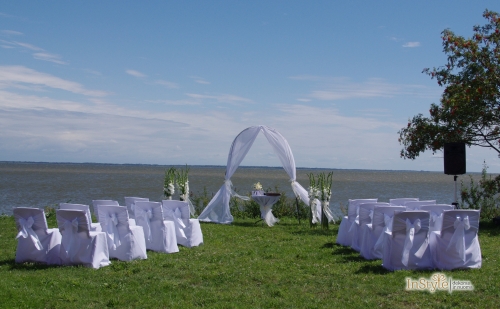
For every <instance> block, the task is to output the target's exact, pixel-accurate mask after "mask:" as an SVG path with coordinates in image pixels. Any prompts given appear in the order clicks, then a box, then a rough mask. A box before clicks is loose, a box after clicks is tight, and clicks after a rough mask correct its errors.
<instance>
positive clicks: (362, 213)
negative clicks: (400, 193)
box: [358, 203, 389, 226]
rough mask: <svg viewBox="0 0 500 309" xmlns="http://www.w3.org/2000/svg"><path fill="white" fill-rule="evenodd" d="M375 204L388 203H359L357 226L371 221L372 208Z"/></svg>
mask: <svg viewBox="0 0 500 309" xmlns="http://www.w3.org/2000/svg"><path fill="white" fill-rule="evenodd" d="M377 206H389V204H388V203H363V204H360V205H359V218H358V220H359V226H363V225H365V224H370V223H372V220H373V210H374V208H375V207H377Z"/></svg>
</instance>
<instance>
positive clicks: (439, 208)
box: [420, 204, 455, 231]
mask: <svg viewBox="0 0 500 309" xmlns="http://www.w3.org/2000/svg"><path fill="white" fill-rule="evenodd" d="M453 209H455V207H454V206H453V205H447V204H436V205H423V206H420V210H422V211H426V212H428V213H429V214H430V216H431V219H430V220H431V221H430V230H431V231H440V230H441V225H442V223H443V212H444V211H447V210H453Z"/></svg>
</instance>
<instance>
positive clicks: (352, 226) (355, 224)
mask: <svg viewBox="0 0 500 309" xmlns="http://www.w3.org/2000/svg"><path fill="white" fill-rule="evenodd" d="M357 225H359V207H358V208H356V219H354V221H352V223H351V227H350V228H349V231H348V233H350V232H351V231H352V230H353V229H354V228H355V226H357Z"/></svg>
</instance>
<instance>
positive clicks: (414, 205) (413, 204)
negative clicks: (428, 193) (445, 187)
mask: <svg viewBox="0 0 500 309" xmlns="http://www.w3.org/2000/svg"><path fill="white" fill-rule="evenodd" d="M424 205H436V200H426V201H409V202H405V203H404V205H403V206H405V207H406V210H410V211H411V210H420V206H424Z"/></svg>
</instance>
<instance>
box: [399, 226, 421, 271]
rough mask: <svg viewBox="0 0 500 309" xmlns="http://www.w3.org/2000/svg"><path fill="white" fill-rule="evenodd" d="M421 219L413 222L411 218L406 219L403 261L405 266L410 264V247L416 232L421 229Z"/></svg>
mask: <svg viewBox="0 0 500 309" xmlns="http://www.w3.org/2000/svg"><path fill="white" fill-rule="evenodd" d="M421 227H422V226H421V223H420V219H417V220H415V222H414V223H413V224H412V223H411V221H410V220H409V219H406V238H405V243H404V245H403V258H402V259H401V262H402V263H403V265H404V266H408V260H409V258H410V249H411V248H412V247H413V239H414V237H415V234H416V233H418V231H420V228H421Z"/></svg>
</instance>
